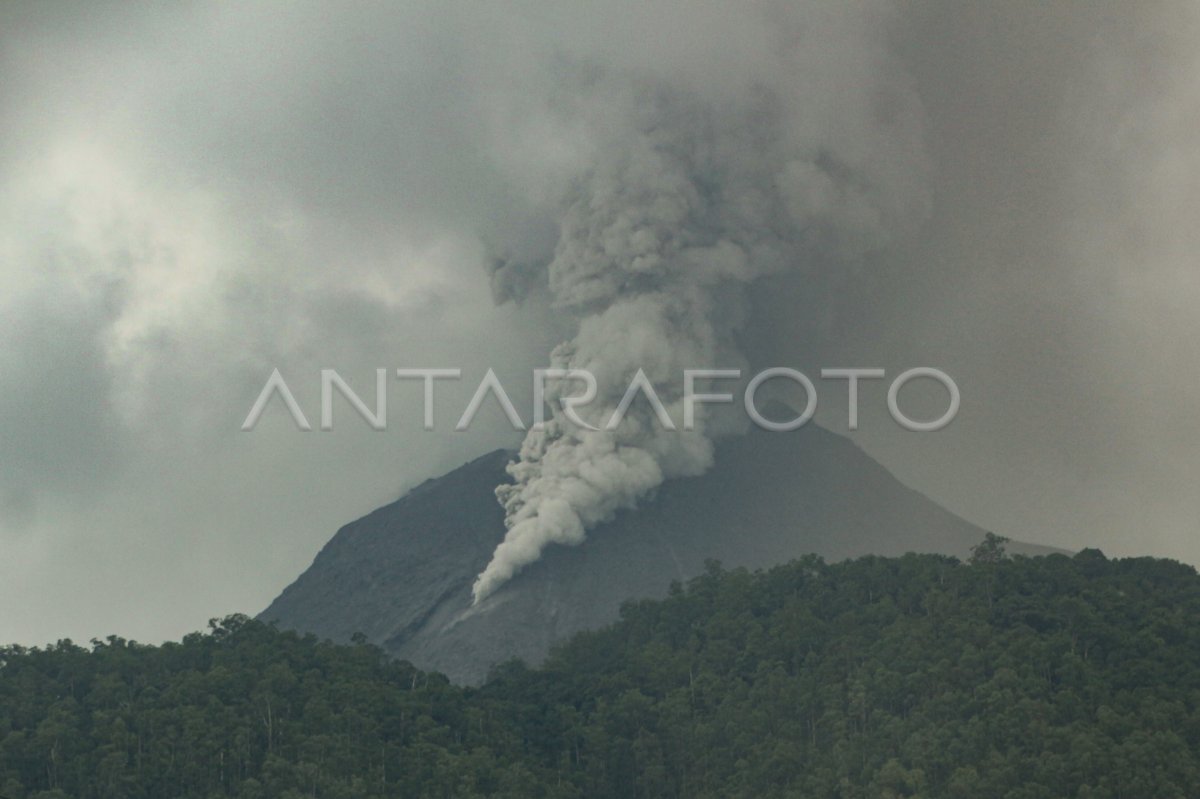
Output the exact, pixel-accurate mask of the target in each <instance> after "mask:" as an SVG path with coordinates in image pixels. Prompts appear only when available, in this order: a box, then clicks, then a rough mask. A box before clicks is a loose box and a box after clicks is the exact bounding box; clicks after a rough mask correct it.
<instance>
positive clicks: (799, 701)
mask: <svg viewBox="0 0 1200 799" xmlns="http://www.w3.org/2000/svg"><path fill="white" fill-rule="evenodd" d="M210 627H211V629H210V630H209V631H208V632H207V633H203V634H201V633H196V634H193V635H189V636H187V637H186V638H184V639H183V641H182V642H180V643H169V644H165V645H163V646H145V645H141V644H137V643H134V642H131V641H125V640H122V639H120V638H116V637H112V638H109V639H107V640H105V641H93V642H91V645H90V646H88V647H81V646H77V645H75V644H72V643H71V642H69V641H62V642H60V643H58V644H57V645H54V646H50V647H47V648H44V649H43V648H38V649H25V648H22V647H16V646H11V647H7V648H4V649H0V794H3V795H5V796H7V797H10V799H30V798H31V797H36V798H37V799H51V798H52V797H79V798H80V799H83V798H84V797H88V798H91V797H131V798H137V799H141V798H145V799H168V798H169V797H195V798H196V799H210V798H211V797H289V798H290V797H329V799H335V798H337V797H472V796H497V797H619V798H620V799H628V798H631V797H776V796H778V797H809V798H811V797H847V798H849V797H862V798H863V799H879V797H962V798H963V799H980V798H981V797H1008V798H1009V799H1041V798H1042V797H1045V799H1051V798H1052V797H1053V798H1058V797H1079V798H1080V799H1085V798H1086V799H1098V798H1099V797H1106V798H1111V799H1170V798H1171V797H1179V798H1180V799H1184V798H1185V797H1195V796H1196V795H1198V793H1200V577H1198V576H1197V574H1196V573H1195V571H1194V570H1193V569H1192V568H1190V567H1188V566H1184V565H1181V564H1179V563H1175V562H1171V561H1164V560H1154V559H1148V558H1142V559H1127V560H1108V559H1106V558H1105V557H1104V556H1103V555H1102V554H1100V553H1099V552H1097V551H1095V550H1085V551H1084V552H1081V553H1080V554H1078V555H1076V556H1074V557H1067V556H1064V555H1053V556H1049V557H1044V558H1020V557H1015V558H1008V557H1005V556H1004V553H1003V547H1002V541H1001V540H1000V539H996V538H994V537H989V539H988V540H987V541H985V542H984V543H982V544H981V545H980V546H978V547H977V548H976V551H975V556H974V557H973V558H972V559H971V561H970V562H969V563H960V562H959V561H957V560H955V559H953V558H948V557H941V556H934V555H908V556H905V557H902V558H878V557H867V558H862V559H859V560H854V561H849V562H844V563H837V564H827V563H824V562H822V561H821V560H819V559H817V558H805V559H802V560H799V561H795V562H793V563H790V564H787V565H784V566H780V567H777V568H774V569H770V570H768V571H763V572H756V573H748V572H745V571H741V570H738V571H724V570H722V569H721V568H720V567H719V566H718V565H717V564H711V565H710V568H709V570H708V572H707V573H706V574H704V575H702V576H700V577H698V578H696V579H694V580H692V581H690V582H689V583H688V584H687V585H686V586H680V585H675V586H673V587H672V589H671V592H670V595H669V596H668V597H667V598H666V599H664V600H662V601H642V602H631V603H628V604H627V605H626V606H625V608H624V609H623V611H622V618H621V621H620V622H618V623H617V624H615V625H613V626H611V627H609V628H606V629H604V630H600V631H597V632H591V633H585V634H582V635H579V636H576V637H575V638H573V639H572V640H571V641H569V642H568V643H566V644H565V645H564V646H562V647H561V648H559V649H558V650H557V651H556V652H555V653H554V654H553V655H552V656H551V658H550V659H549V660H548V662H547V663H546V664H544V665H543V666H542V667H541V668H538V669H530V668H527V667H526V666H524V665H522V664H520V663H515V662H514V663H509V664H505V665H503V666H501V667H500V668H498V669H497V670H496V671H495V673H494V674H493V676H492V678H491V679H490V680H489V681H488V682H487V683H486V684H485V685H484V686H482V687H481V688H461V687H457V686H455V685H452V684H450V683H449V682H448V681H447V680H446V679H445V678H444V677H442V676H440V675H438V674H430V673H424V672H421V671H418V670H416V669H414V668H413V667H412V666H411V665H409V664H407V663H403V662H397V661H393V660H389V659H388V658H386V657H385V656H384V655H383V654H382V653H381V652H380V651H379V650H378V649H376V648H374V647H372V646H370V645H368V644H366V643H363V642H359V643H356V644H353V645H345V646H341V645H334V644H330V643H328V642H321V641H318V640H316V639H314V638H312V637H303V636H299V635H296V634H294V633H290V632H282V631H279V630H276V629H274V628H272V627H271V626H268V625H264V624H262V623H259V622H256V621H252V620H249V619H247V618H245V617H241V616H238V617H231V618H227V619H224V620H222V621H219V622H213V623H212V624H211V625H210Z"/></svg>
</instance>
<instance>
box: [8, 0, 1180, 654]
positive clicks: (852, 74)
mask: <svg viewBox="0 0 1200 799" xmlns="http://www.w3.org/2000/svg"><path fill="white" fill-rule="evenodd" d="M843 5H844V4H832V3H830V4H813V7H812V8H810V9H802V13H801V15H800V19H801V20H802V21H803V23H804V24H803V25H802V26H801V32H800V33H798V34H797V35H800V36H804V35H808V36H809V37H810V40H806V41H810V43H806V44H805V45H804V46H805V47H807V48H810V51H806V52H811V56H810V58H809V66H808V68H806V69H805V70H803V71H802V72H801V74H797V75H795V76H794V80H795V81H796V87H797V89H796V91H797V93H798V94H799V95H801V96H816V97H818V98H821V97H824V100H823V101H822V102H818V103H816V104H814V108H813V114H814V118H815V119H818V120H820V119H823V118H825V117H824V116H823V114H825V112H826V110H827V108H833V107H834V106H835V105H836V104H837V103H838V102H839V95H838V94H837V93H833V92H830V93H828V96H827V97H826V96H824V95H822V94H821V93H820V92H821V91H822V89H821V87H824V86H826V85H831V86H840V85H842V82H845V84H846V85H850V86H854V85H858V84H856V81H858V78H857V75H858V71H859V70H860V68H861V65H862V64H864V63H868V62H870V61H872V59H877V58H878V55H879V54H878V52H876V51H875V50H874V49H872V50H870V51H868V50H867V49H866V48H868V47H870V48H877V47H881V46H883V45H881V44H879V43H878V42H876V41H875V40H873V39H869V37H868V38H864V37H862V36H860V35H858V33H857V32H859V31H862V30H870V31H880V30H882V31H886V33H887V41H886V47H887V50H888V56H889V58H892V59H894V60H895V69H896V70H897V73H896V74H897V75H899V76H901V77H902V78H903V80H904V81H905V82H906V83H907V85H908V86H909V87H910V88H911V91H912V92H913V93H914V95H915V97H916V98H917V99H918V101H919V106H918V108H919V111H920V123H921V126H922V129H923V145H922V153H921V155H922V157H924V158H925V159H927V161H928V176H927V178H926V179H925V180H923V182H922V184H921V185H920V186H916V187H913V188H912V198H913V199H912V202H913V203H914V204H917V205H919V204H920V203H921V202H924V201H928V202H929V208H930V210H929V211H928V213H927V214H924V215H923V216H922V218H923V219H924V221H923V223H922V224H920V226H919V229H918V230H916V231H914V232H911V233H910V234H909V235H906V236H904V237H902V238H901V239H898V240H897V241H896V242H894V243H893V244H891V245H889V246H887V247H885V248H883V249H880V250H878V251H875V252H873V253H870V254H868V255H866V256H864V257H863V258H861V259H859V261H858V262H856V263H855V264H853V265H852V268H849V269H846V268H840V267H839V268H822V267H823V266H824V265H823V264H822V263H816V264H815V265H814V266H813V268H812V269H809V270H806V271H805V272H804V273H803V274H801V275H798V276H793V277H789V278H772V279H770V281H769V282H768V283H766V284H763V285H760V286H759V287H758V288H757V290H756V292H755V294H756V299H755V302H754V303H753V304H752V309H753V313H751V314H750V321H749V323H748V330H747V332H746V334H745V341H746V345H745V347H744V350H745V352H746V354H747V356H748V358H749V359H750V361H751V362H752V363H753V364H755V365H757V366H768V365H781V364H782V365H791V366H796V367H799V368H802V369H804V370H806V371H808V372H809V374H812V375H815V374H816V372H817V370H818V369H819V368H820V367H822V366H882V367H885V368H887V369H888V370H889V371H891V372H893V373H894V372H897V371H899V370H901V369H903V368H907V367H909V366H914V365H935V366H939V367H942V368H944V369H945V370H946V371H948V372H949V373H950V374H952V375H953V376H954V377H955V378H956V380H957V381H958V383H959V385H960V387H961V389H962V394H963V406H962V411H961V413H960V415H959V417H958V419H957V420H956V421H955V422H954V424H953V425H952V426H951V427H950V428H949V429H947V430H945V431H943V432H941V433H938V434H935V435H920V434H912V433H907V432H905V431H903V430H900V429H899V428H897V427H896V426H895V425H892V424H891V423H890V422H889V421H888V420H887V419H886V416H885V415H884V413H882V410H883V407H884V404H883V392H884V388H883V387H882V386H870V385H868V386H864V389H863V396H862V417H863V421H862V429H861V430H860V431H859V433H858V434H857V440H858V441H859V442H860V443H861V444H862V446H864V448H866V449H867V450H868V451H869V452H871V453H872V454H873V455H875V456H876V457H877V458H879V459H880V460H881V461H882V462H883V463H885V464H886V465H887V466H889V467H890V468H891V469H893V471H895V472H896V473H897V474H898V475H899V476H900V477H901V478H902V479H904V480H905V481H906V482H908V483H909V484H910V485H912V486H913V487H915V488H917V489H919V490H921V491H923V492H925V493H927V494H929V495H930V496H932V497H934V498H935V499H937V500H938V501H940V502H942V503H943V504H944V505H946V506H947V507H949V508H950V509H952V510H955V511H957V512H959V513H961V514H962V515H964V516H966V517H967V518H969V519H970V520H972V521H974V522H976V523H978V524H982V525H984V526H986V527H988V528H990V529H994V530H996V531H997V532H1000V533H1002V534H1005V535H1010V536H1013V537H1019V538H1023V539H1027V540H1030V541H1038V542H1044V543H1050V544H1057V545H1060V546H1065V547H1082V546H1099V547H1101V548H1102V549H1104V550H1105V551H1106V552H1109V553H1110V554H1144V553H1148V554H1155V555H1163V556H1169V557H1174V558H1179V559H1182V560H1185V561H1188V562H1192V563H1198V562H1200V538H1198V536H1197V533H1198V532H1200V529H1198V524H1200V523H1198V522H1197V519H1200V492H1197V491H1196V490H1195V486H1196V484H1197V478H1198V477H1200V422H1198V421H1197V419H1196V417H1195V415H1194V411H1193V408H1194V407H1195V401H1194V396H1195V394H1196V391H1197V389H1198V388H1200V379H1198V378H1197V373H1196V368H1197V360H1198V359H1197V355H1196V347H1197V344H1196V342H1197V340H1198V334H1200V321H1198V318H1200V317H1198V315H1197V313H1196V312H1195V310H1194V309H1195V308H1196V307H1197V305H1198V303H1200V268H1198V265H1197V262H1196V260H1197V256H1196V253H1197V252H1198V251H1200V226H1198V225H1197V220H1200V137H1198V136H1197V134H1196V131H1198V130H1200V51H1197V49H1196V48H1195V42H1196V41H1200V10H1198V8H1197V6H1196V5H1195V4H1194V3H1187V2H1179V3H1149V2H1147V3H1137V4H1133V3H1126V2H1111V3H1104V2H1086V3H1085V2H1078V3H1041V2H1039V3H1019V2H1012V3H1002V4H1001V3H997V4H978V5H971V6H969V7H968V6H965V5H964V4H961V3H957V2H941V1H940V0H928V1H925V0H912V1H911V2H897V3H872V4H864V5H863V6H862V7H861V8H860V7H858V6H855V7H853V9H852V10H851V11H836V12H835V10H834V9H836V8H839V7H842V6H843ZM740 9H741V7H740V6H739V7H738V8H734V7H733V6H729V5H728V4H723V3H682V2H680V3H664V4H656V5H655V6H654V7H653V11H646V10H645V9H643V8H642V4H629V5H628V6H624V7H622V6H619V5H614V4H613V3H607V2H606V3H596V4H590V5H581V6H572V7H571V8H570V9H567V8H566V7H565V6H564V5H563V4H558V3H548V2H547V3H518V4H514V5H510V6H505V7H503V8H502V7H500V6H499V5H491V4H489V5H486V6H485V5H481V4H445V3H434V4H428V5H412V6H407V7H402V6H395V7H392V6H389V7H387V8H385V7H384V6H382V5H358V6H356V7H355V10H354V11H353V12H352V13H338V12H335V11H334V10H333V7H332V6H328V5H325V4H315V3H314V4H308V5H295V4H286V5H285V4H279V5H272V4H266V3H263V4H254V5H251V4H245V5H241V6H234V5H228V4H226V5H217V4H214V5H202V4H192V5H189V6H180V7H178V8H161V7H160V8H154V7H150V6H133V5H129V6H115V5H114V6H111V7H109V6H100V5H98V4H90V3H81V4H78V5H72V4H67V3H58V4H40V3H39V4H34V3H29V4H25V7H22V6H21V5H18V4H7V5H6V6H5V7H4V9H3V10H2V11H0V275H2V276H3V283H2V285H3V291H2V292H0V329H3V331H4V333H3V336H4V337H3V339H0V641H20V642H23V643H39V642H45V641H48V640H53V639H55V638H58V637H63V636H70V637H73V638H75V639H77V640H86V639H87V638H90V637H92V636H101V635H105V634H109V633H119V634H121V635H124V636H126V637H133V638H138V639H141V640H150V641H153V640H160V639H162V638H166V637H177V636H179V635H180V634H182V633H184V632H187V631H189V630H192V629H197V628H200V627H202V626H203V624H204V622H205V621H206V620H207V619H208V618H209V617H213V616H218V615H221V614H224V613H228V612H233V611H245V612H252V613H253V612H257V611H258V610H260V609H261V608H262V607H264V606H265V605H266V603H267V602H268V601H269V600H270V599H271V598H272V597H273V596H274V595H276V594H277V593H278V591H279V590H280V589H282V587H283V586H284V585H286V584H287V583H288V582H289V581H290V580H291V579H292V578H294V577H295V576H296V575H297V574H298V573H299V572H300V571H301V570H302V569H303V568H305V567H306V566H307V565H308V563H309V562H310V561H311V559H312V557H313V555H314V554H315V553H316V551H317V550H318V549H319V547H320V546H321V545H322V544H323V543H324V542H325V541H326V540H327V539H328V538H329V537H330V536H331V535H332V533H333V532H334V531H335V530H336V528H337V527H338V526H339V525H341V524H343V523H345V522H348V521H350V520H352V519H354V518H356V517H358V516H360V515H362V514H363V513H366V512H368V511H369V510H371V509H373V508H374V507H376V506H377V505H379V504H382V503H384V502H386V501H388V500H390V499H392V498H394V497H395V496H396V495H398V493H400V492H401V491H402V490H403V489H405V488H406V487H408V486H411V485H412V484H414V483H417V482H419V481H421V480H423V479H425V478H426V477H429V476H433V475H435V474H438V473H441V472H443V471H445V470H446V469H448V468H451V467H453V466H455V465H457V464H459V463H461V462H463V461H465V460H467V459H469V458H471V457H473V456H475V455H477V454H479V453H482V452H484V451H486V450H489V449H492V448H494V447H497V446H514V445H515V444H516V443H517V442H518V441H519V436H518V435H517V434H514V433H513V432H512V431H511V430H507V429H506V428H505V426H504V424H503V419H502V417H501V416H500V414H499V413H492V412H490V411H489V413H488V414H485V416H486V418H484V419H481V422H482V423H481V424H478V425H476V426H475V427H474V428H473V429H472V431H470V432H469V433H460V434H456V433H453V432H451V429H450V428H451V425H452V422H453V417H455V416H457V414H458V413H459V412H460V411H461V409H462V408H463V407H464V405H465V403H466V398H467V396H469V393H470V391H471V390H472V389H473V387H474V386H473V382H474V380H477V379H478V378H479V377H480V376H481V375H482V373H483V371H484V370H485V369H486V368H487V367H488V366H495V367H496V368H497V370H498V371H499V372H500V373H501V376H502V377H503V378H505V385H506V387H508V388H510V390H511V391H512V393H513V395H514V399H516V400H517V401H518V402H519V403H520V402H521V401H522V400H524V404H525V406H526V407H527V405H528V388H527V386H526V381H527V380H528V373H529V370H531V369H533V368H534V367H537V366H542V365H544V364H545V363H546V359H547V356H548V353H549V351H550V349H551V348H552V347H553V346H554V345H555V344H556V343H558V342H560V341H562V340H563V339H565V338H567V337H569V336H570V335H571V333H572V330H571V325H570V322H569V320H567V319H565V318H563V316H562V314H558V313H555V312H552V311H548V310H546V309H545V308H544V307H543V306H542V305H541V304H540V303H538V302H536V301H530V302H526V303H524V304H521V305H519V306H514V305H512V304H508V305H502V306H496V305H495V304H494V303H493V300H492V295H491V291H490V287H489V285H488V280H487V276H486V274H485V269H484V261H485V257H486V254H487V252H488V250H487V247H489V246H494V244H495V243H497V242H499V243H500V244H501V245H502V246H504V247H506V248H508V250H509V251H511V252H515V253H516V254H518V255H519V254H520V253H521V250H522V248H528V249H529V250H530V251H536V250H538V249H539V248H542V247H544V245H545V236H544V229H545V226H546V224H547V209H548V208H549V207H551V205H552V202H551V201H552V195H553V193H554V191H555V190H556V187H557V186H559V185H560V184H561V183H562V181H563V180H564V177H563V176H564V175H570V174H572V173H573V171H575V170H577V169H578V168H579V165H580V164H581V163H586V161H587V159H588V158H589V157H590V155H589V142H591V141H592V137H593V131H592V130H591V129H583V128H573V127H571V126H570V124H567V123H564V121H563V120H564V119H566V120H570V119H571V117H570V115H569V114H568V115H564V114H563V113H561V108H562V106H563V105H564V104H565V105H567V106H569V105H570V103H571V102H572V96H571V95H570V94H569V93H564V89H563V82H562V75H563V73H564V64H570V65H578V64H585V65H586V64H593V65H601V66H604V67H608V66H612V65H618V66H620V67H621V68H622V69H627V70H629V71H631V72H632V73H635V74H645V75H650V76H653V77H654V78H655V79H656V80H661V81H664V82H668V83H670V84H671V85H673V86H687V87H688V89H689V90H693V91H695V92H696V93H697V94H698V95H699V96H702V97H705V98H720V97H723V96H726V95H736V94H738V93H742V92H746V91H750V90H751V89H752V88H753V87H754V86H755V85H757V84H758V83H759V82H761V81H766V80H768V79H769V80H771V81H775V82H777V83H778V82H780V81H783V83H784V84H786V82H787V81H790V80H792V79H793V76H792V75H790V74H788V75H779V74H777V73H773V72H772V69H773V67H772V66H771V64H770V62H769V61H768V60H767V59H765V58H764V57H762V52H761V51H762V49H763V45H762V42H763V41H764V37H765V36H766V33H765V31H768V30H770V29H772V26H773V24H774V18H773V13H774V9H773V8H772V6H771V4H766V5H764V7H763V10H762V13H761V14H758V13H757V12H756V13H745V12H744V11H742V10H740ZM804 31H816V32H817V33H816V34H815V35H813V34H811V33H805V32H804ZM829 75H833V76H834V77H833V78H829ZM814 86H815V87H817V88H813V87H814ZM806 93H807V94H806ZM826 103H827V104H828V106H827V105H826ZM829 113H830V115H831V116H832V114H833V112H832V111H831V112H829ZM590 124H591V125H592V126H594V127H596V128H603V127H604V124H605V121H604V118H603V117H602V116H601V117H600V118H593V119H591V121H590ZM901 204H903V203H901ZM818 261H819V259H818ZM430 365H450V366H458V367H461V368H462V369H463V370H464V372H465V374H466V375H467V377H468V378H469V379H468V380H465V381H464V384H463V385H459V386H447V387H446V388H445V390H442V388H441V387H439V392H440V396H441V398H442V399H443V400H444V401H443V402H442V403H441V404H439V409H438V410H439V431H438V432H433V433H427V432H424V431H421V430H420V429H419V425H420V410H419V402H420V388H419V386H417V385H416V384H404V383H392V384H391V385H390V387H389V388H390V393H389V400H390V403H391V406H392V408H391V410H392V413H391V425H390V427H389V429H388V430H387V431H386V432H381V433H376V432H372V431H370V430H367V429H366V428H365V425H363V424H361V423H357V420H351V419H350V418H349V417H348V416H347V417H346V418H345V420H344V421H343V422H339V424H338V427H337V429H336V430H335V431H334V432H332V433H317V432H314V433H305V434H302V433H299V432H297V431H296V430H295V429H294V427H292V426H291V424H290V422H289V421H288V420H287V419H286V417H284V415H283V414H282V413H279V412H278V411H279V408H278V407H273V409H272V410H273V411H275V412H274V413H268V414H267V415H266V417H265V418H264V420H263V423H262V424H261V425H260V426H259V428H258V429H257V430H256V431H255V432H254V433H252V434H243V433H240V432H238V426H239V425H240V423H241V421H242V419H243V418H244V417H245V415H246V412H247V410H248V409H249V407H250V405H251V403H252V402H253V400H254V398H255V396H256V395H257V393H258V390H259V389H260V388H261V386H262V384H263V382H264V381H265V379H266V376H267V375H268V374H269V373H270V371H271V369H272V368H274V367H276V366H278V367H279V368H280V369H281V370H282V371H283V373H284V374H285V375H286V376H287V378H288V380H289V383H290V384H291V385H292V387H293V388H294V389H295V390H296V391H297V394H298V396H299V399H300V401H301V402H302V403H303V404H304V407H305V408H306V410H308V412H309V415H310V417H311V418H314V420H315V417H316V416H317V415H318V414H317V411H316V408H317V402H316V400H317V397H318V396H319V389H318V383H317V381H318V370H319V369H320V368H322V367H333V368H337V369H338V370H339V372H340V373H342V374H343V375H344V376H345V377H346V378H347V379H348V380H351V381H352V382H354V384H355V385H356V386H366V385H369V381H370V380H371V379H373V375H374V372H373V370H374V369H375V368H376V367H391V368H395V367H402V366H410V367H414V366H430ZM821 388H822V391H821V409H820V412H819V417H818V418H820V419H821V420H822V421H823V422H824V423H826V424H827V425H828V426H829V427H830V428H831V429H834V430H838V431H841V430H844V426H845V413H844V405H843V402H844V399H843V398H844V394H843V393H842V390H841V389H840V388H839V387H828V388H826V387H825V386H822V387H821ZM919 400H920V398H919V397H918V398H915V399H914V402H915V403H917V402H919ZM492 410H493V411H494V409H492Z"/></svg>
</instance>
